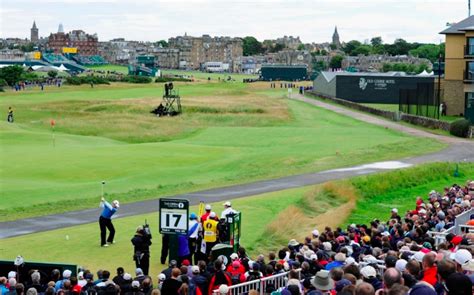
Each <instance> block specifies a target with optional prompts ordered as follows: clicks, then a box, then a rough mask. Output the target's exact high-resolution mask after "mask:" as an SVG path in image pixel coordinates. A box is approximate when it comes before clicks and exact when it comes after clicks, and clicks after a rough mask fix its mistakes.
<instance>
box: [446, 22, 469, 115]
mask: <svg viewBox="0 0 474 295" xmlns="http://www.w3.org/2000/svg"><path fill="white" fill-rule="evenodd" d="M440 34H444V35H445V36H446V52H445V74H444V101H445V103H446V104H447V113H448V115H459V114H464V115H465V117H466V118H467V119H470V120H471V122H474V16H470V17H468V18H466V19H464V20H462V21H460V22H458V23H456V24H454V25H452V26H450V27H449V28H447V29H445V30H444V31H442V32H441V33H440Z"/></svg>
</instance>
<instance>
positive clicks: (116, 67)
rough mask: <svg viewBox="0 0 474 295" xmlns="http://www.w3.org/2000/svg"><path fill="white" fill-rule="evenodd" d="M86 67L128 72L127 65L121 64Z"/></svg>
mask: <svg viewBox="0 0 474 295" xmlns="http://www.w3.org/2000/svg"><path fill="white" fill-rule="evenodd" d="M86 68H88V69H91V70H95V71H115V72H118V73H122V74H128V67H127V66H121V65H101V66H86Z"/></svg>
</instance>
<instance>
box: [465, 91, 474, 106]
mask: <svg viewBox="0 0 474 295" xmlns="http://www.w3.org/2000/svg"><path fill="white" fill-rule="evenodd" d="M466 108H468V109H474V92H466Z"/></svg>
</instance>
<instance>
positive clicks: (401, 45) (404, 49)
mask: <svg viewBox="0 0 474 295" xmlns="http://www.w3.org/2000/svg"><path fill="white" fill-rule="evenodd" d="M414 47H415V46H413V45H412V44H410V43H408V42H407V41H405V40H403V39H396V40H395V41H394V42H393V44H385V49H386V51H387V53H388V54H391V55H407V54H408V51H409V50H410V49H412V48H414Z"/></svg>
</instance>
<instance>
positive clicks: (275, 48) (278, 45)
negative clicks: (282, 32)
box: [270, 43, 285, 52]
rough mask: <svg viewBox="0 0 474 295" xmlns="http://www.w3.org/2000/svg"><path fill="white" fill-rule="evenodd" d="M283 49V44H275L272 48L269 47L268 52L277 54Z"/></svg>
mask: <svg viewBox="0 0 474 295" xmlns="http://www.w3.org/2000/svg"><path fill="white" fill-rule="evenodd" d="M283 49H285V44H283V43H276V44H275V45H274V46H271V45H270V52H279V51H282V50H283Z"/></svg>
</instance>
